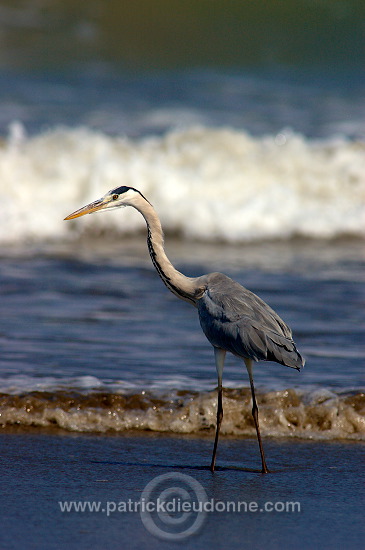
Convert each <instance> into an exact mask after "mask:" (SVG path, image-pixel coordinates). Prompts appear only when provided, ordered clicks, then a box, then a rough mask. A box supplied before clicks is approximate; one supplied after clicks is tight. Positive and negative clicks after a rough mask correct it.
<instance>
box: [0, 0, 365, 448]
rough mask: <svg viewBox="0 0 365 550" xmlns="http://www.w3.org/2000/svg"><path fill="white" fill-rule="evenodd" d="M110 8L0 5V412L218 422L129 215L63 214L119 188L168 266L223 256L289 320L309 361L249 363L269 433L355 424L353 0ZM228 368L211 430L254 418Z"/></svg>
mask: <svg viewBox="0 0 365 550" xmlns="http://www.w3.org/2000/svg"><path fill="white" fill-rule="evenodd" d="M106 4H108V6H107V5H106ZM122 4H123V3H120V2H111V3H103V2H93V3H91V4H90V5H89V4H88V5H87V6H80V7H79V8H78V9H77V10H74V9H73V8H72V6H71V5H69V4H68V3H67V2H56V1H55V2H54V3H53V4H52V5H50V7H48V8H47V9H46V8H45V7H44V6H42V5H41V4H39V5H38V4H36V5H35V4H34V3H33V2H24V3H23V4H22V6H21V7H14V5H13V4H12V3H11V2H5V3H3V5H2V7H1V9H0V18H1V21H2V41H3V46H4V47H3V48H2V53H1V55H0V67H1V68H2V73H1V77H0V132H1V135H2V139H1V143H0V197H1V219H2V224H1V228H0V247H1V248H0V253H1V263H0V293H1V305H2V316H1V319H0V341H1V356H0V391H1V396H0V401H1V417H0V420H1V423H2V425H3V426H12V425H18V426H22V427H23V428H24V429H29V430H31V429H32V427H34V426H43V427H53V428H55V429H57V428H62V429H66V430H70V431H75V432H91V431H96V432H106V431H117V432H120V431H126V430H130V429H138V430H155V431H165V432H173V433H194V434H203V433H205V432H206V431H207V430H208V431H209V430H210V431H212V430H213V428H214V424H215V407H216V392H215V385H216V374H215V367H214V360H213V352H212V349H211V347H210V345H209V343H208V342H207V341H206V340H205V339H204V336H203V334H202V333H201V331H200V327H199V323H198V320H197V316H196V312H195V311H194V310H193V308H190V307H189V306H188V305H187V304H184V303H180V302H179V301H178V300H177V299H176V298H175V297H174V296H172V295H170V294H169V293H168V292H167V290H166V289H165V287H164V286H163V285H162V284H161V282H160V281H159V280H158V276H157V274H156V273H155V272H154V270H153V267H152V265H151V263H150V261H149V258H148V253H147V249H146V246H145V242H144V241H145V236H144V232H145V228H144V222H143V219H142V217H141V216H138V214H137V213H136V212H134V211H133V210H132V209H124V210H123V211H118V212H113V213H108V214H100V215H95V216H87V217H86V218H82V219H80V220H75V221H73V222H65V221H64V217H65V216H66V215H67V214H69V213H70V212H72V211H74V210H76V209H77V208H79V207H81V206H82V205H84V204H86V203H87V202H90V201H91V200H94V199H96V198H99V197H100V196H102V195H103V194H104V193H105V192H106V191H107V190H109V189H111V188H113V187H116V186H120V185H131V186H133V187H137V188H138V189H140V190H141V191H142V192H143V193H144V194H145V195H146V196H147V198H148V199H149V200H150V201H151V202H152V203H153V204H154V206H155V208H156V210H157V211H158V213H159V215H160V217H161V220H162V224H163V227H164V229H165V232H166V244H167V249H168V253H169V255H170V257H171V259H172V260H173V261H174V263H175V264H176V265H177V267H178V268H179V269H180V270H181V271H183V272H184V273H186V274H188V275H193V276H195V275H200V274H202V273H205V272H209V271H223V272H225V273H227V274H228V275H230V276H232V277H233V278H235V279H236V280H238V281H239V282H240V283H242V284H243V285H244V286H246V287H248V288H249V289H250V290H253V291H254V292H256V293H257V294H259V295H260V296H261V297H262V298H263V299H265V300H266V301H267V302H268V303H269V304H270V305H271V306H272V307H274V309H276V310H277V311H278V313H279V314H280V315H281V316H282V317H283V318H284V320H285V321H286V322H288V323H289V324H290V325H291V327H292V329H293V332H294V339H295V341H296V343H297V345H298V347H299V349H300V351H301V352H302V353H303V355H304V356H305V358H306V360H307V364H306V367H305V368H304V370H303V371H302V372H301V373H297V372H295V371H292V370H291V369H287V368H284V367H282V366H279V365H274V364H269V363H268V364H265V363H260V364H258V365H257V366H256V368H255V380H256V385H257V390H258V393H259V405H260V422H261V426H262V431H263V433H264V434H265V435H271V436H273V437H283V436H285V437H301V438H310V439H313V438H314V439H338V438H344V439H354V440H358V439H363V438H364V436H365V420H364V407H365V397H364V393H363V391H364V389H363V388H364V379H363V375H364V363H365V361H364V359H365V350H364V332H365V328H364V327H365V322H364V321H365V318H364V307H363V305H364V296H365V291H364V247H363V239H364V234H365V140H364V137H365V123H364V120H365V117H364V114H365V113H364V101H363V97H364V93H365V81H364V77H363V71H360V70H359V67H361V64H362V62H363V48H362V47H361V44H362V35H361V28H360V27H361V26H360V24H359V22H360V21H361V20H362V19H361V15H362V10H363V6H362V4H361V3H360V2H355V1H353V2H346V3H338V2H334V3H326V2H325V3H322V4H321V6H320V7H318V6H317V7H316V6H315V5H312V4H310V5H309V4H307V3H304V2H303V3H301V2H300V3H299V4H300V10H301V13H302V15H303V17H302V18H300V17H298V12H297V11H296V10H297V7H293V5H292V3H290V2H283V3H281V5H280V6H279V7H278V6H276V7H275V6H274V5H271V4H270V7H267V9H266V11H265V12H264V15H262V14H261V15H260V17H259V14H258V13H257V11H255V10H256V8H254V7H253V6H251V7H250V9H248V6H247V5H246V3H244V2H243V3H242V4H240V3H235V2H229V5H230V9H228V8H227V4H225V7H224V9H223V7H217V5H216V10H215V11H214V10H211V9H210V3H209V6H208V4H207V3H206V2H201V3H199V5H200V9H201V10H202V11H201V12H199V13H197V12H196V2H194V3H191V2H186V3H184V8H183V9H181V10H180V11H179V10H177V11H176V10H175V8H176V6H173V7H174V9H172V7H171V6H168V9H167V11H166V12H165V11H164V10H165V9H166V3H165V2H157V3H154V6H153V8H152V7H148V6H147V4H146V3H143V2H142V3H139V4H138V6H137V7H135V8H134V10H132V11H131V12H128V13H125V9H124V8H123V6H122ZM193 4H194V5H193ZM238 4H240V6H239V5H238ZM146 10H150V11H148V13H149V17H148V18H147V17H146ZM194 10H195V11H194ZM283 10H284V11H283ZM162 13H165V15H166V19H165V20H166V21H168V23H169V24H167V23H162V22H161V21H162V20H161V17H160V16H161V14H162ZM157 16H159V17H157ZM187 20H189V21H190V22H191V23H190V26H189V25H187V24H186V21H187ZM116 21H119V23H120V25H119V26H118V25H116ZM203 21H204V24H203ZM157 22H159V24H157ZM193 22H195V23H196V24H197V23H198V22H200V23H201V24H200V25H198V28H199V32H198V31H197V27H196V26H195V25H194V24H193ZM254 22H256V23H255V24H254ZM142 23H143V25H142ZM121 25H122V26H121ZM308 25H309V26H308ZM156 29H159V32H157V30H156ZM228 29H229V30H230V31H232V32H227V30H228ZM232 29H235V31H234V32H233V30H232ZM293 29H294V30H295V32H294V30H293ZM308 29H310V30H311V32H310V33H309V35H308ZM123 30H124V32H122V31H123ZM188 31H189V32H188ZM249 31H250V32H249ZM306 33H307V34H306ZM334 34H335V35H336V40H334V39H333V38H334ZM208 36H210V39H209V40H208V39H207V37H208ZM212 36H214V37H215V38H216V37H217V39H214V40H212V38H211V37H212ZM136 37H137V38H138V37H139V40H138V39H137V38H136ZM156 37H158V38H159V39H158V40H157V39H156ZM308 37H310V38H308ZM183 38H184V40H183ZM319 44H320V45H321V47H320V49H318V48H319ZM345 52H346V53H345ZM351 53H352V55H351ZM224 385H225V387H226V388H227V389H226V394H225V405H224V406H225V419H224V424H223V426H222V432H223V433H226V434H231V435H245V434H247V435H251V434H253V433H254V429H253V425H252V420H251V415H250V407H251V406H250V401H249V392H248V389H247V388H248V380H247V374H246V372H245V369H244V366H243V364H241V363H240V362H239V361H237V360H236V359H233V358H229V359H228V361H227V365H226V368H225V376H224Z"/></svg>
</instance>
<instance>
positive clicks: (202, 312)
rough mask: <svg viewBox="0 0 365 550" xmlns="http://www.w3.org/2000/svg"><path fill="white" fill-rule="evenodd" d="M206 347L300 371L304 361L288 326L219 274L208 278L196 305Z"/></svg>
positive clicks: (256, 298) (230, 280) (254, 298)
mask: <svg viewBox="0 0 365 550" xmlns="http://www.w3.org/2000/svg"><path fill="white" fill-rule="evenodd" d="M197 306H198V312H199V319H200V324H201V327H202V329H203V332H204V334H205V335H206V337H207V338H208V340H209V341H210V343H211V344H212V345H213V346H215V347H219V348H222V349H225V350H227V351H230V352H231V353H233V354H234V355H238V356H240V357H246V358H250V359H253V360H254V361H260V360H261V361H275V362H277V363H281V364H282V365H286V366H288V367H293V368H296V369H298V370H299V369H300V367H301V366H303V364H304V361H303V359H302V357H301V355H300V354H299V352H298V350H297V348H296V346H295V343H294V342H293V339H292V332H291V330H290V328H289V327H288V325H286V323H284V321H283V320H282V319H281V318H280V317H279V315H278V314H277V313H275V311H274V310H273V309H271V308H270V307H269V306H268V305H267V304H266V303H265V302H264V301H263V300H261V298H259V297H258V296H256V294H253V293H252V292H250V291H249V290H247V289H246V288H244V287H243V286H241V285H240V284H239V283H237V282H236V281H233V280H232V279H230V278H229V277H227V276H226V275H223V274H221V273H212V274H211V275H209V276H208V279H207V285H206V290H205V292H204V294H203V296H202V298H200V300H198V303H197Z"/></svg>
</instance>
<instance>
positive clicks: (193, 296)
mask: <svg viewBox="0 0 365 550" xmlns="http://www.w3.org/2000/svg"><path fill="white" fill-rule="evenodd" d="M137 210H139V211H140V212H141V214H142V216H143V217H144V219H145V220H146V224H147V245H148V251H149V253H150V256H151V260H152V263H153V265H154V266H155V268H156V271H157V273H158V274H159V276H160V277H161V279H162V281H163V282H164V284H165V285H166V286H167V288H168V289H169V290H170V291H171V292H172V293H173V294H175V295H176V296H178V297H179V298H181V299H182V300H185V301H186V302H189V303H191V304H193V305H195V304H196V301H197V299H198V297H199V294H201V289H200V288H199V285H198V284H197V279H195V278H191V277H186V276H185V275H184V274H183V273H180V271H178V270H177V269H175V268H174V266H173V265H172V263H171V262H170V260H169V259H168V257H167V256H166V253H165V248H164V237H163V231H162V227H161V222H160V220H159V217H158V216H157V214H156V212H155V210H154V208H153V206H152V205H151V204H150V203H149V202H148V201H147V200H146V201H145V203H144V204H143V208H137Z"/></svg>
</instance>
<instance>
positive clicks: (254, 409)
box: [244, 359, 269, 474]
mask: <svg viewBox="0 0 365 550" xmlns="http://www.w3.org/2000/svg"><path fill="white" fill-rule="evenodd" d="M244 361H245V364H246V367H247V372H248V376H249V379H250V386H251V395H252V416H253V420H254V423H255V428H256V434H257V440H258V442H259V447H260V454H261V462H262V470H261V471H262V473H263V474H268V473H269V469H268V467H267V465H266V460H265V453H264V448H263V446H262V440H261V434H260V427H259V409H258V406H257V403H256V396H255V387H254V385H253V372H252V371H253V369H252V359H244Z"/></svg>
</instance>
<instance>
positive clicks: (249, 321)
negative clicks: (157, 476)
mask: <svg viewBox="0 0 365 550" xmlns="http://www.w3.org/2000/svg"><path fill="white" fill-rule="evenodd" d="M121 206H132V207H134V208H135V209H136V210H138V211H139V212H140V213H141V214H142V216H143V217H144V218H145V221H146V224H147V245H148V250H149V253H150V256H151V260H152V263H153V265H154V266H155V268H156V271H157V273H158V274H159V276H160V277H161V279H162V281H163V282H164V284H165V285H166V286H167V288H168V289H169V290H170V291H171V292H172V293H173V294H175V295H176V296H178V297H179V298H181V299H182V300H185V301H187V302H189V303H190V304H192V305H194V306H195V307H196V308H197V310H198V314H199V320H200V325H201V327H202V330H203V332H204V334H205V336H206V337H207V339H208V340H209V342H210V343H211V344H212V346H213V348H214V355H215V364H216V370H217V375H218V406H217V424H216V434H215V441H214V448H213V456H212V461H211V470H212V471H214V469H215V462H216V453H217V446H218V438H219V431H220V426H221V422H222V418H223V405H222V378H223V368H224V360H225V356H226V352H227V351H228V352H230V353H232V354H233V355H235V356H237V357H240V358H242V359H243V360H244V362H245V364H246V367H247V371H248V375H249V380H250V386H251V394H252V415H253V419H254V423H255V428H256V434H257V439H258V443H259V448H260V454H261V462H262V472H263V473H267V472H268V471H269V470H268V468H267V465H266V460H265V454H264V450H263V446H262V441H261V435H260V429H259V420H258V407H257V403H256V397H255V388H254V383H253V362H256V361H275V362H276V363H280V364H282V365H285V366H288V367H292V368H295V369H297V370H300V368H301V367H302V366H304V360H303V359H302V357H301V355H300V353H299V352H298V350H297V348H296V346H295V343H294V341H293V339H292V332H291V329H290V328H289V327H288V325H286V323H284V321H283V320H282V319H281V318H280V317H279V315H278V314H277V313H275V311H274V310H273V309H271V308H270V307H269V306H268V305H267V304H266V303H265V302H264V301H263V300H261V298H259V297H258V296H256V295H255V294H254V293H252V292H250V291H249V290H247V289H246V288H244V287H243V286H241V285H240V284H239V283H237V282H236V281H234V280H232V279H230V278H229V277H227V276H226V275H224V274H222V273H209V274H208V275H202V276H201V277H186V276H185V275H183V274H182V273H180V272H179V271H178V270H177V269H175V267H174V266H173V265H172V264H171V262H170V261H169V259H168V258H167V256H166V254H165V250H164V240H163V232H162V227H161V223H160V220H159V217H158V216H157V214H156V212H155V210H154V208H153V207H152V205H151V204H150V202H149V201H148V200H147V199H146V198H145V197H144V196H143V195H142V193H140V191H138V190H137V189H134V188H132V187H127V186H121V187H117V188H115V189H112V190H111V191H109V192H108V193H106V194H105V195H104V197H102V198H101V199H99V200H97V201H95V202H92V203H90V204H88V205H86V206H84V207H82V208H80V209H79V210H77V211H76V212H73V213H72V214H70V215H69V216H67V217H66V218H65V219H66V220H70V219H73V218H77V217H79V216H83V215H84V214H91V213H93V212H97V211H100V210H106V209H112V208H118V207H121Z"/></svg>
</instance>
